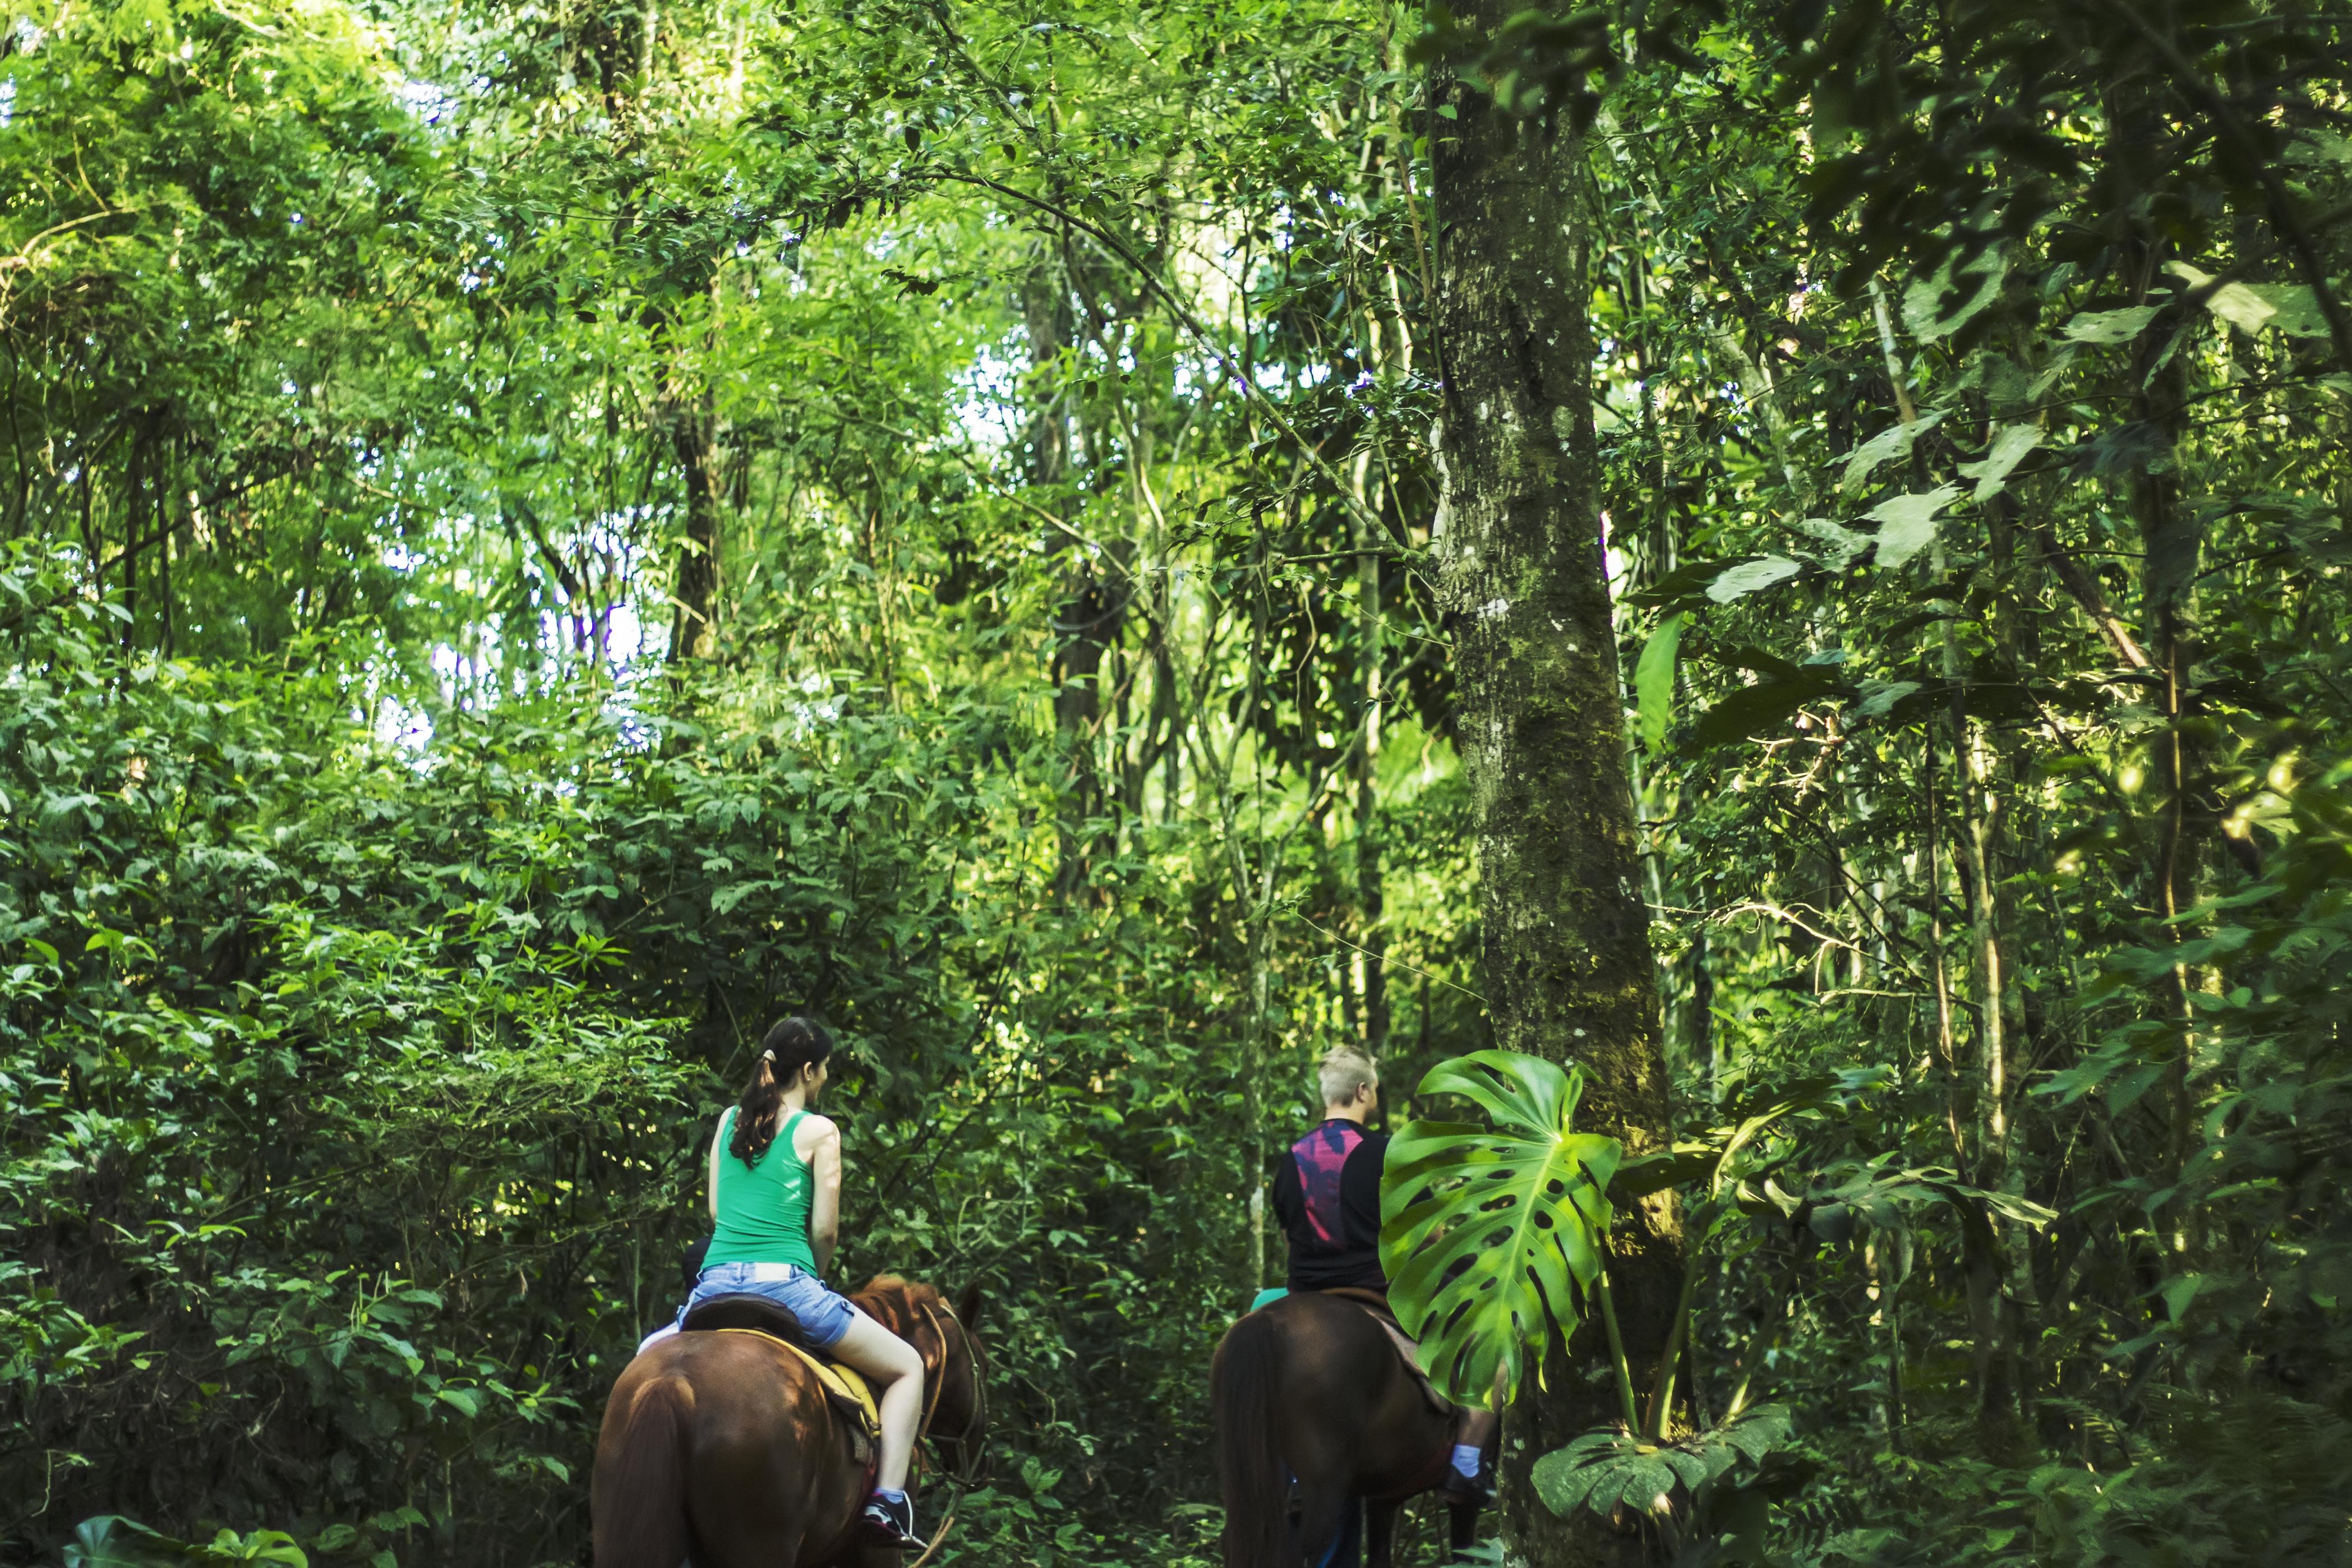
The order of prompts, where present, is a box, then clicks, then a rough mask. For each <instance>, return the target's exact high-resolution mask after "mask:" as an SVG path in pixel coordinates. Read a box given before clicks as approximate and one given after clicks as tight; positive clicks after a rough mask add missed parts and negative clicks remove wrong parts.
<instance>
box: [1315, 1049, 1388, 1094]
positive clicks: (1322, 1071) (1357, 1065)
mask: <svg viewBox="0 0 2352 1568" xmlns="http://www.w3.org/2000/svg"><path fill="white" fill-rule="evenodd" d="M1315 1078H1316V1081H1317V1082H1318V1084H1319V1085H1320V1086H1321V1088H1322V1090H1323V1103H1324V1104H1326V1105H1345V1104H1347V1103H1348V1102H1349V1100H1353V1099H1355V1098H1356V1091H1357V1090H1358V1089H1362V1088H1363V1087H1364V1086H1365V1085H1367V1084H1378V1083H1379V1082H1380V1081H1381V1069H1380V1067H1379V1065H1378V1064H1377V1063H1375V1062H1374V1061H1373V1060H1372V1058H1370V1057H1368V1056H1366V1055H1365V1054H1364V1053H1363V1052H1362V1051H1360V1050H1359V1049H1357V1048H1356V1047H1354V1046H1334V1047H1331V1049H1330V1050H1329V1051H1328V1053H1326V1055H1325V1056H1324V1058H1323V1060H1322V1063H1321V1064H1320V1065H1319V1066H1318V1067H1317V1068H1316V1069H1315Z"/></svg>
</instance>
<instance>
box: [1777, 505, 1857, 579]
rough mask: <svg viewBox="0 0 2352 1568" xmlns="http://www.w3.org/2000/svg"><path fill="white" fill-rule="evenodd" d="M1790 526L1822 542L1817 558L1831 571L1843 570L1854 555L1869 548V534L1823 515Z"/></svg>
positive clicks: (1851, 561) (1849, 564) (1850, 563)
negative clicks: (1856, 530) (1857, 531)
mask: <svg viewBox="0 0 2352 1568" xmlns="http://www.w3.org/2000/svg"><path fill="white" fill-rule="evenodd" d="M1792 526H1793V527H1794V528H1795V529H1796V531H1798V532H1799V533H1802V534H1808V535H1810V536H1811V537H1812V538H1814V539H1818V540H1820V541H1821V542H1822V545H1823V547H1824V548H1823V549H1822V552H1821V554H1820V556H1819V557H1818V559H1819V560H1820V562H1821V563H1822V565H1824V566H1826V567H1828V568H1829V569H1830V570H1831V571H1832V572H1843V571H1844V570H1845V569H1846V568H1847V567H1849V566H1851V565H1853V562H1854V557H1856V556H1858V555H1860V554H1861V553H1862V552H1864V551H1865V550H1867V549H1869V548H1870V544H1871V540H1870V535H1868V534H1866V533H1856V532H1855V531H1853V530H1852V529H1850V528H1846V527H1843V526H1842V525H1840V524H1838V523H1834V522H1832V521H1830V520H1829V519H1828V518H1825V517H1809V518H1806V519H1805V520H1804V521H1801V522H1798V523H1795V524H1793V525H1792Z"/></svg>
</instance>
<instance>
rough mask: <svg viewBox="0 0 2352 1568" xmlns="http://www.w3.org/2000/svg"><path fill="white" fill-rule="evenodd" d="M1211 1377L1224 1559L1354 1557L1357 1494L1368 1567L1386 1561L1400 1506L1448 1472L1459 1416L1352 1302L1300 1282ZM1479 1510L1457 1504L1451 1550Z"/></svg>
mask: <svg viewBox="0 0 2352 1568" xmlns="http://www.w3.org/2000/svg"><path fill="white" fill-rule="evenodd" d="M1209 1376H1210V1384H1211V1390H1212V1402H1213V1407H1214V1408H1213V1415H1212V1420H1213V1423H1214V1425H1215V1426H1216V1429H1217V1480H1218V1484H1219V1486H1220V1487H1221V1488H1222V1489H1223V1492H1224V1500H1225V1568H1299V1565H1300V1564H1301V1563H1304V1564H1306V1565H1307V1568H1323V1565H1324V1564H1326V1563H1336V1562H1341V1561H1345V1560H1347V1559H1348V1558H1350V1557H1352V1555H1353V1552H1352V1550H1351V1548H1352V1544H1353V1542H1352V1539H1351V1538H1352V1536H1353V1534H1354V1531H1353V1530H1352V1529H1351V1528H1350V1527H1351V1526H1352V1524H1353V1522H1354V1520H1355V1517H1356V1514H1355V1510H1356V1507H1357V1504H1358V1501H1359V1500H1361V1502H1362V1505H1363V1508H1364V1510H1365V1517H1366V1521H1367V1522H1368V1524H1369V1525H1370V1529H1369V1531H1367V1534H1368V1537H1369V1540H1368V1542H1367V1549H1368V1550H1367V1557H1368V1568H1389V1560H1390V1552H1391V1548H1392V1546H1393V1545H1394V1542H1395V1539H1396V1522H1397V1511H1398V1510H1399V1509H1401V1508H1402V1506H1403V1505H1404V1500H1405V1499H1407V1498H1409V1497H1412V1495H1414V1494H1415V1493H1417V1492H1422V1491H1426V1490H1427V1489H1430V1488H1431V1487H1433V1486H1435V1485H1436V1484H1437V1483H1438V1482H1439V1481H1440V1480H1442V1479H1444V1475H1445V1467H1446V1464H1447V1462H1448V1460H1449V1458H1450V1457H1451V1454H1452V1451H1453V1444H1454V1422H1455V1417H1454V1416H1453V1415H1447V1414H1445V1413H1444V1412H1441V1411H1440V1410H1438V1409H1437V1408H1436V1407H1435V1406H1434V1405H1433V1404H1432V1403H1431V1401H1430V1399H1429V1396H1428V1395H1427V1394H1424V1393H1423V1391H1422V1388H1421V1385H1420V1384H1418V1383H1417V1382H1416V1381H1415V1379H1414V1378H1413V1376H1412V1373H1409V1372H1408V1371H1407V1370H1406V1369H1405V1365H1404V1361H1403V1358H1402V1356H1400V1355H1399V1354H1398V1353H1397V1348H1396V1345H1395V1342H1393V1341H1391V1339H1390V1338H1389V1336H1388V1333H1387V1331H1385V1330H1384V1329H1382V1328H1381V1325H1380V1323H1379V1322H1378V1321H1375V1320H1374V1319H1373V1317H1372V1316H1371V1314H1370V1313H1369V1312H1367V1311H1365V1310H1364V1309H1363V1308H1361V1307H1360V1306H1357V1305H1355V1304H1354V1303H1352V1302H1349V1301H1347V1300H1339V1299H1338V1298H1335V1297H1329V1296H1321V1295H1318V1294H1316V1293H1314V1292H1312V1291H1294V1292H1292V1293H1291V1294H1290V1295H1288V1296H1285V1297H1283V1298H1282V1299H1281V1300H1278V1301H1276V1302H1274V1303H1273V1304H1272V1305H1270V1306H1266V1307H1262V1308H1260V1309H1259V1310H1256V1311H1255V1312H1252V1313H1250V1314H1249V1315H1248V1316H1246V1317H1244V1318H1243V1319H1242V1320H1241V1321H1239V1322H1237V1323H1235V1324H1234V1326H1233V1327H1232V1328H1231V1329H1228V1330H1227V1331H1225V1337H1224V1342H1223V1343H1221V1344H1220V1345H1218V1346H1217V1359H1216V1362H1215V1363H1214V1365H1213V1368H1212V1370H1211V1372H1210V1374H1209ZM1294 1477H1295V1478H1297V1517H1296V1520H1295V1521H1294V1520H1293V1518H1292V1516H1291V1497H1290V1489H1291V1480H1292V1478H1294ZM1477 1516H1478V1510H1476V1508H1475V1507H1474V1506H1470V1505H1467V1504H1465V1505H1460V1506H1456V1507H1454V1509H1453V1510H1451V1517H1450V1519H1449V1521H1448V1522H1449V1525H1450V1535H1451V1539H1452V1542H1453V1546H1454V1550H1455V1551H1457V1552H1458V1551H1460V1550H1461V1549H1462V1548H1463V1547H1465V1546H1467V1545H1468V1544H1469V1543H1470V1538H1471V1535H1472V1533H1473V1531H1475V1528H1476V1521H1477Z"/></svg>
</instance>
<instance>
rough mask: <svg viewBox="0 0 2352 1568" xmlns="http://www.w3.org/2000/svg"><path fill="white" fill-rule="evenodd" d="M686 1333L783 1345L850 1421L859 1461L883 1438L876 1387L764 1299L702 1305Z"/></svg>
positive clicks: (682, 1328) (739, 1296)
mask: <svg viewBox="0 0 2352 1568" xmlns="http://www.w3.org/2000/svg"><path fill="white" fill-rule="evenodd" d="M678 1331H679V1332H681V1333H688V1334H695V1333H721V1334H758V1335H760V1336H761V1337H762V1338H765V1339H771V1340H773V1341H775V1342H777V1343H778V1344H781V1345H782V1346H783V1347H784V1348H785V1349H786V1350H788V1351H790V1352H793V1354H794V1355H795V1356H798V1357H799V1358H800V1359H801V1361H802V1362H803V1363H806V1365H807V1366H808V1369H809V1370H810V1371H811V1372H813V1373H815V1374H816V1381H817V1384H818V1386H819V1387H821V1388H823V1389H824V1397H825V1403H826V1404H828V1405H832V1406H833V1408H834V1410H835V1413H836V1414H837V1415H841V1416H842V1417H843V1418H844V1419H845V1420H846V1421H848V1423H849V1429H850V1431H851V1432H852V1433H854V1434H855V1435H856V1437H857V1441H858V1452H857V1462H858V1463H859V1464H867V1463H869V1462H870V1458H871V1456H872V1453H873V1449H874V1444H875V1441H876V1439H877V1438H878V1437H879V1436H881V1433H882V1415H881V1412H880V1411H879V1409H877V1407H876V1405H875V1403H874V1389H873V1386H872V1385H871V1384H868V1383H867V1382H866V1377H865V1374H864V1373H860V1372H858V1371H857V1370H856V1368H854V1367H846V1366H843V1365H842V1364H841V1363H838V1362H836V1361H834V1360H832V1359H831V1358H829V1357H828V1356H826V1355H825V1354H824V1352H822V1351H819V1350H817V1349H815V1348H814V1347H813V1346H812V1345H811V1344H810V1343H809V1342H808V1335H807V1333H806V1332H805V1331H803V1330H802V1328H801V1321H800V1320H799V1319H798V1318H795V1317H794V1316H793V1314H792V1313H791V1312H790V1311H789V1310H786V1309H785V1308H784V1307H783V1306H782V1305H781V1304H779V1303H777V1302H775V1301H772V1300H769V1299H768V1298H767V1297H765V1296H755V1295H752V1294H751V1293H750V1292H748V1291H746V1292H738V1293H735V1294H731V1295H725V1296H712V1297H709V1298H708V1299H706V1300H701V1301H698V1302H696V1303H695V1304H694V1306H693V1308H692V1309H691V1310H688V1313H687V1314H686V1321H684V1322H682V1323H680V1324H679V1325H678Z"/></svg>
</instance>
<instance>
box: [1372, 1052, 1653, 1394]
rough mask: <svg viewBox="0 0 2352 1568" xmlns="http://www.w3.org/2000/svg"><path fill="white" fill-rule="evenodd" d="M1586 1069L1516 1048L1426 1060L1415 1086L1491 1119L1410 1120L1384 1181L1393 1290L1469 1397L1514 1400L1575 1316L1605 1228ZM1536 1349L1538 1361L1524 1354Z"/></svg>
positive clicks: (1453, 1389)
mask: <svg viewBox="0 0 2352 1568" xmlns="http://www.w3.org/2000/svg"><path fill="white" fill-rule="evenodd" d="M1583 1085H1584V1080H1583V1075H1582V1073H1581V1072H1580V1071H1579V1070H1578V1069H1576V1068H1561V1067H1559V1065H1558V1064H1556V1063H1553V1062H1548V1061H1545V1060H1543V1059H1542V1058H1539V1057H1530V1056H1523V1055H1520V1054H1519V1053H1517V1052H1515V1051H1475V1052H1473V1053H1472V1054H1471V1055H1469V1056H1466V1057H1462V1058H1457V1059H1455V1060H1454V1061H1449V1062H1444V1063H1441V1064H1439V1065H1438V1066H1437V1067H1435V1068H1432V1069H1431V1070H1430V1072H1429V1074H1428V1075H1427V1076H1426V1077H1424V1078H1423V1079H1422V1080H1421V1083H1420V1086H1419V1087H1418V1088H1417V1089H1415V1090H1414V1092H1415V1093H1416V1094H1418V1095H1422V1096H1435V1095H1458V1096H1460V1097H1461V1098H1463V1099H1465V1100H1469V1101H1471V1102H1472V1103H1473V1104H1475V1105H1476V1106H1478V1107H1479V1108H1480V1109H1481V1110H1484V1111H1486V1115H1487V1118H1488V1121H1489V1125H1488V1126H1486V1127H1480V1126H1477V1125H1475V1124H1473V1123H1470V1122H1462V1121H1412V1122H1408V1123H1407V1124H1406V1125H1405V1128H1404V1131H1402V1132H1400V1133H1398V1134H1397V1137H1396V1141H1395V1142H1393V1143H1392V1144H1391V1145H1390V1148H1389V1154H1388V1168H1387V1172H1386V1174H1385V1175H1384V1176H1383V1177H1382V1179H1381V1264H1382V1265H1383V1267H1385V1268H1386V1269H1387V1270H1388V1276H1389V1301H1390V1304H1391V1306H1393V1307H1394V1308H1395V1309H1396V1314H1397V1318H1398V1320H1399V1321H1401V1322H1402V1323H1403V1325H1404V1327H1405V1331H1407V1332H1408V1333H1411V1334H1412V1335H1413V1336H1414V1337H1415V1338H1416V1339H1418V1340H1419V1341H1420V1342H1421V1351H1422V1359H1423V1363H1425V1364H1426V1365H1427V1367H1428V1368H1429V1374H1430V1377H1431V1379H1432V1381H1433V1382H1434V1383H1435V1384H1437V1386H1438V1387H1439V1388H1440V1389H1441V1390H1443V1391H1444V1393H1445V1394H1447V1396H1448V1397H1450V1398H1453V1399H1454V1400H1457V1401H1459V1402H1460V1403H1462V1404H1465V1405H1488V1404H1491V1403H1492V1402H1493V1399H1494V1394H1495V1383H1496V1373H1497V1372H1498V1371H1499V1372H1501V1373H1502V1374H1503V1382H1504V1395H1505V1397H1506V1398H1507V1397H1509V1395H1510V1394H1511V1393H1512V1392H1513V1391H1515V1390H1516V1389H1517V1387H1518V1384H1519V1381H1520V1379H1521V1377H1522V1376H1523V1374H1524V1373H1525V1372H1526V1371H1527V1370H1528V1367H1529V1365H1530V1364H1532V1366H1533V1368H1534V1369H1535V1370H1536V1371H1538V1373H1540V1371H1541V1368H1542V1361H1543V1351H1544V1346H1545V1344H1546V1342H1548V1341H1549V1338H1550V1337H1551V1333H1552V1331H1553V1330H1554V1329H1555V1328H1557V1329H1558V1330H1559V1331H1560V1332H1561V1334H1562V1335H1563V1337H1564V1336H1565V1335H1566V1334H1567V1333H1568V1332H1570V1331H1572V1330H1574V1328H1575V1327H1576V1325H1577V1324H1578V1323H1579V1322H1580V1321H1581V1319H1582V1316H1583V1298H1584V1293H1585V1292H1586V1291H1587V1290H1589V1289H1591V1287H1592V1285H1593V1282H1594V1281H1595V1280H1597V1279H1599V1278H1600V1276H1601V1247H1602V1245H1603V1243H1604V1240H1605V1237H1607V1235H1608V1231H1609V1222H1610V1217H1611V1208H1610V1204H1609V1199H1608V1197H1607V1195H1606V1194H1607V1189H1608V1186H1609V1181H1610V1178H1611V1177H1612V1175H1614V1174H1615V1173H1616V1170H1617V1164H1618V1161H1619V1159H1620V1158H1621V1155H1622V1151H1621V1149H1620V1147H1619V1145H1618V1142H1617V1141H1616V1140H1615V1139H1614V1138H1607V1137H1602V1136H1601V1135H1600V1134H1598V1133H1591V1132H1578V1131H1575V1130H1574V1126H1573V1121H1574V1119H1575V1115H1576V1102H1577V1099H1578V1097H1579V1096H1580V1094H1581V1093H1582V1092H1583ZM1530 1347H1532V1349H1533V1352H1534V1359H1533V1362H1532V1363H1529V1361H1528V1351H1529V1349H1530Z"/></svg>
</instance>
